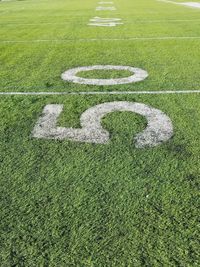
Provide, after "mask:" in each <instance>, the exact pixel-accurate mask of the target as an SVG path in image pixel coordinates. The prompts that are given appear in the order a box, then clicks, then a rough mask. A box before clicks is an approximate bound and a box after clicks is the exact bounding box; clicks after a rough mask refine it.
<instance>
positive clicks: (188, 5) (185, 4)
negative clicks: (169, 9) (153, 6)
mask: <svg viewBox="0 0 200 267" xmlns="http://www.w3.org/2000/svg"><path fill="white" fill-rule="evenodd" d="M157 1H159V2H165V3H170V4H175V5H181V6H186V7H192V8H200V3H198V2H174V1H169V0H157Z"/></svg>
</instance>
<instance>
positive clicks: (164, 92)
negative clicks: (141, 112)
mask: <svg viewBox="0 0 200 267" xmlns="http://www.w3.org/2000/svg"><path fill="white" fill-rule="evenodd" d="M168 94H200V90H176V91H172V90H171V91H170V90H168V91H111V92H106V91H100V92H95V91H94V92H90V91H88V92H0V96H13V95H22V96H41V95H44V96H48V95H168Z"/></svg>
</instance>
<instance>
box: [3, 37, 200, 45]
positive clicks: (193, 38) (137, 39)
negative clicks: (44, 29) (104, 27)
mask: <svg viewBox="0 0 200 267" xmlns="http://www.w3.org/2000/svg"><path fill="white" fill-rule="evenodd" d="M156 40H158V41H159V40H160V41H164V40H200V36H166V37H128V38H126V37H124V38H85V39H84V38H80V39H63V40H62V39H52V40H50V39H38V40H0V43H5V44H9V43H43V42H50V43H51V42H56V43H66V42H96V41H156Z"/></svg>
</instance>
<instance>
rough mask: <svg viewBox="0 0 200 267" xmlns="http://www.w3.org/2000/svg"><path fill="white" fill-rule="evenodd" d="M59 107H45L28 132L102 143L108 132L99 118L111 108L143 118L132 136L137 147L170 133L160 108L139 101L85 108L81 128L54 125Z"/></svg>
mask: <svg viewBox="0 0 200 267" xmlns="http://www.w3.org/2000/svg"><path fill="white" fill-rule="evenodd" d="M62 110H63V106H62V105H47V106H45V108H44V110H43V113H42V116H41V117H40V118H39V120H38V122H37V123H36V125H35V127H34V129H33V131H32V136H33V137H35V138H45V139H60V140H64V139H68V140H72V141H79V142H87V143H96V144H106V143H108V141H109V138H110V137H109V132H108V131H107V130H105V129H103V127H102V125H101V119H102V118H103V117H105V116H106V115H107V114H109V113H111V112H114V111H130V112H134V113H137V114H139V115H142V116H144V117H145V118H146V120H147V127H146V129H145V130H144V131H143V132H141V133H139V134H137V135H136V136H135V137H134V140H135V146H136V147H137V148H143V147H154V146H157V145H159V144H161V143H162V142H166V141H167V140H169V139H170V138H171V137H172V135H173V126H172V122H171V120H170V119H169V117H168V116H166V115H165V114H164V113H163V112H161V111H160V110H158V109H154V108H152V107H149V106H147V105H145V104H141V103H134V102H126V101H119V102H109V103H103V104H99V105H96V106H94V107H92V108H89V109H88V110H86V111H85V112H84V113H83V114H82V115H81V118H80V124H81V127H82V128H81V129H74V128H63V127H57V126H56V124H57V119H58V117H59V115H60V113H61V112H62Z"/></svg>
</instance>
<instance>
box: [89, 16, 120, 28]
mask: <svg viewBox="0 0 200 267" xmlns="http://www.w3.org/2000/svg"><path fill="white" fill-rule="evenodd" d="M120 21H121V19H118V18H100V17H94V18H93V19H90V23H88V25H89V26H98V27H115V26H117V25H122V24H123V23H122V22H120Z"/></svg>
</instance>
